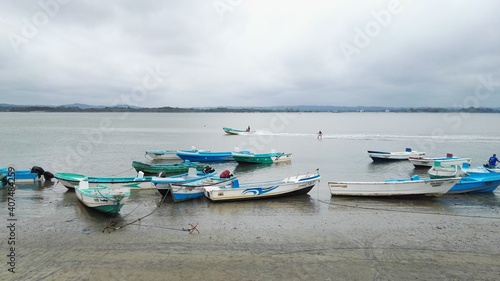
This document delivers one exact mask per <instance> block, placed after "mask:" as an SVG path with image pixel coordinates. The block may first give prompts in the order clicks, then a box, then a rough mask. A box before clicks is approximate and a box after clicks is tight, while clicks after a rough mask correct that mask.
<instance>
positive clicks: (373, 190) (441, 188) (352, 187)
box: [328, 176, 460, 197]
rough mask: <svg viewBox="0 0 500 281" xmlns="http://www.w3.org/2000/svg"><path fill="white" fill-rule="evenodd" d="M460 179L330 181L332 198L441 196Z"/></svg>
mask: <svg viewBox="0 0 500 281" xmlns="http://www.w3.org/2000/svg"><path fill="white" fill-rule="evenodd" d="M459 180H460V178H444V179H430V178H420V177H418V176H413V177H411V178H409V179H391V180H386V181H382V182H348V181H330V182H328V187H329V188H330V193H331V194H332V196H436V197H437V196H441V195H443V194H445V193H446V192H448V191H449V190H450V189H451V188H452V187H453V185H455V184H456V183H457V182H458V181H459Z"/></svg>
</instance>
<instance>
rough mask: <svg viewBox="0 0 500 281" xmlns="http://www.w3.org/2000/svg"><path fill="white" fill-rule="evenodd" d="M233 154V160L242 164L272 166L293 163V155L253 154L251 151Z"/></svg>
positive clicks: (279, 153) (275, 153) (278, 153)
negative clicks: (273, 164) (272, 164)
mask: <svg viewBox="0 0 500 281" xmlns="http://www.w3.org/2000/svg"><path fill="white" fill-rule="evenodd" d="M232 154H233V159H234V160H235V161H236V162H238V163H240V164H246V163H252V164H271V163H280V162H289V161H292V154H291V153H284V152H270V153H252V152H250V151H242V152H233V153H232Z"/></svg>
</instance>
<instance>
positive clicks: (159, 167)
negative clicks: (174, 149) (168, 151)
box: [132, 160, 205, 175]
mask: <svg viewBox="0 0 500 281" xmlns="http://www.w3.org/2000/svg"><path fill="white" fill-rule="evenodd" d="M132 167H134V169H135V170H136V171H137V172H141V171H142V172H144V174H145V175H158V174H159V173H162V172H163V173H167V174H174V175H175V174H181V173H187V172H188V170H189V168H195V169H196V170H198V171H201V170H203V168H204V167H205V164H202V163H199V162H191V161H189V160H187V161H183V162H180V163H165V164H148V163H144V162H139V161H132Z"/></svg>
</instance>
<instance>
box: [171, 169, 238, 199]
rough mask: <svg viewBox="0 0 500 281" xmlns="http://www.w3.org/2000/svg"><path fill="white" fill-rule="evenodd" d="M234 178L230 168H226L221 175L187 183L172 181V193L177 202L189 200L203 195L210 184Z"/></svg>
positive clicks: (217, 183) (221, 182)
mask: <svg viewBox="0 0 500 281" xmlns="http://www.w3.org/2000/svg"><path fill="white" fill-rule="evenodd" d="M234 179H236V177H235V176H234V175H233V174H231V172H230V171H229V170H224V171H223V172H222V173H221V174H220V175H213V176H209V177H206V178H201V179H199V180H194V181H189V182H185V183H172V187H171V189H170V194H171V195H172V199H173V200H174V201H175V202H181V201H187V200H191V199H195V198H199V197H203V195H204V193H205V189H206V188H209V187H210V186H214V185H219V184H223V183H225V182H230V181H232V180H234Z"/></svg>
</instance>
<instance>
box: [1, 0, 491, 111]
mask: <svg viewBox="0 0 500 281" xmlns="http://www.w3.org/2000/svg"><path fill="white" fill-rule="evenodd" d="M0 32H1V35H2V36H1V41H0V103H10V104H34V105H62V104H70V103H85V104H92V105H108V106H109V105H116V104H130V105H136V106H142V107H161V106H173V107H204V106H271V105H288V106H290V105H338V106H357V105H362V106H372V105H373V106H405V107H422V106H431V107H455V106H459V107H469V106H475V107H500V1H497V0H491V1H490V0H479V1H465V0H463V1H459V0H449V1H444V0H443V1H433V0H422V1H408V0H400V1H391V0H384V1H352V0H316V1H315V0H310V1H298V0H265V1H264V0H215V1H214V0H206V1H201V0H200V1H195V0H178V1H173V0H172V1H165V0H158V1H131V0H129V1H90V0H87V1H77V0H72V1H71V0H59V1H58V0H38V1H34V0H33V1H27V0H3V1H0Z"/></svg>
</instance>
